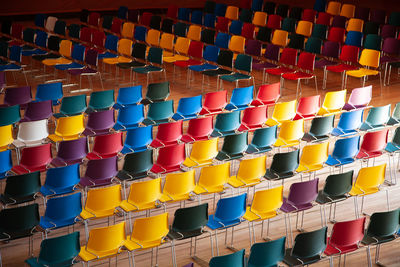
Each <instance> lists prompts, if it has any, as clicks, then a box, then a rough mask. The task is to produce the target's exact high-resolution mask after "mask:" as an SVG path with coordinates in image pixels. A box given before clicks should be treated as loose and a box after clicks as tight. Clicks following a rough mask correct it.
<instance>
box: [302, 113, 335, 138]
mask: <svg viewBox="0 0 400 267" xmlns="http://www.w3.org/2000/svg"><path fill="white" fill-rule="evenodd" d="M334 123H335V115H331V116H326V117H315V118H314V119H313V120H312V122H311V127H310V130H309V131H308V133H305V134H304V136H303V138H302V140H303V141H306V142H319V141H323V140H327V139H328V138H329V134H330V133H331V132H332V130H333V128H334Z"/></svg>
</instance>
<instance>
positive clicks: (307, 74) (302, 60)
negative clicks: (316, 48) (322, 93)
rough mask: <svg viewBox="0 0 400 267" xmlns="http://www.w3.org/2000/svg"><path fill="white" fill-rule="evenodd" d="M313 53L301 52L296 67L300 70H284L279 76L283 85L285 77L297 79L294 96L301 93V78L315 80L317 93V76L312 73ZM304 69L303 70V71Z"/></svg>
mask: <svg viewBox="0 0 400 267" xmlns="http://www.w3.org/2000/svg"><path fill="white" fill-rule="evenodd" d="M314 65H315V54H312V53H308V52H301V53H300V56H299V61H298V62H297V67H298V68H300V69H301V70H297V71H290V72H285V73H283V74H282V76H281V85H282V86H283V84H284V81H285V79H287V80H292V81H297V88H296V98H297V96H298V95H299V91H300V94H301V80H309V79H314V80H315V91H316V92H317V94H318V83H317V76H316V75H315V74H314ZM303 70H304V71H303Z"/></svg>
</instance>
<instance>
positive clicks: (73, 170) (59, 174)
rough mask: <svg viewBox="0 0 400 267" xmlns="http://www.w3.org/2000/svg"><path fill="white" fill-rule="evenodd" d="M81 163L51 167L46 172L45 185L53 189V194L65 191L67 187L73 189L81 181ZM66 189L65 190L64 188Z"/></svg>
mask: <svg viewBox="0 0 400 267" xmlns="http://www.w3.org/2000/svg"><path fill="white" fill-rule="evenodd" d="M79 173H80V172H79V164H78V163H76V164H73V165H67V166H63V167H57V168H50V169H48V170H47V172H46V180H45V182H44V187H47V188H50V189H53V190H54V191H55V192H52V194H58V193H59V192H60V191H61V192H60V193H63V192H64V190H65V189H67V191H72V189H73V188H74V187H75V185H77V184H78V183H79V180H80V174H79ZM63 189H64V190H63Z"/></svg>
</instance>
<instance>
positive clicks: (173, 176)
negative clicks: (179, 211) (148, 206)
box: [160, 170, 195, 203]
mask: <svg viewBox="0 0 400 267" xmlns="http://www.w3.org/2000/svg"><path fill="white" fill-rule="evenodd" d="M194 174H195V172H194V170H191V171H187V172H183V173H169V174H167V176H166V177H165V183H164V187H163V191H162V195H161V197H160V201H161V202H167V203H171V202H176V201H185V200H188V199H190V197H191V194H192V191H193V189H194V187H195V178H194Z"/></svg>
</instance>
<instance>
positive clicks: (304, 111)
mask: <svg viewBox="0 0 400 267" xmlns="http://www.w3.org/2000/svg"><path fill="white" fill-rule="evenodd" d="M320 108H321V96H320V95H313V96H306V97H302V98H300V99H299V104H298V105H297V111H296V116H295V117H294V118H293V120H300V119H305V120H309V119H312V118H314V117H315V116H316V115H317V113H318V111H319V109H320Z"/></svg>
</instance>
